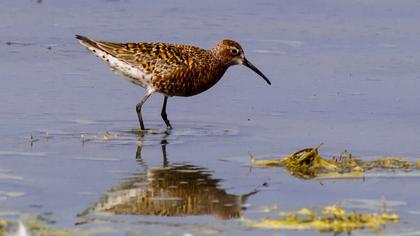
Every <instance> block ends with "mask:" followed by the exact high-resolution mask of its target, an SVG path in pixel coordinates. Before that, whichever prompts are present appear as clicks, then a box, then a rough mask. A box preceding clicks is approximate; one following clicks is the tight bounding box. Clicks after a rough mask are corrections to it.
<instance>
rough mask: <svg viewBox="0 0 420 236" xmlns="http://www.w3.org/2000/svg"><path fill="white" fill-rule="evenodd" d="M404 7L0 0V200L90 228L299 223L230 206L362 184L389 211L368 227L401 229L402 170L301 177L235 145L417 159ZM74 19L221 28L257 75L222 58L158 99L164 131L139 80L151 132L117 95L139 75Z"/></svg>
mask: <svg viewBox="0 0 420 236" xmlns="http://www.w3.org/2000/svg"><path fill="white" fill-rule="evenodd" d="M419 10H420V4H419V3H418V2H417V1H404V2H399V1H382V0H381V1H379V0H378V1H368V2H360V1H345V2H344V1H342V2H334V3H331V2H328V1H262V2H259V3H252V2H244V1H230V2H228V3H226V2H225V1H216V2H214V1H200V2H188V1H172V2H170V3H151V2H149V1H144V2H139V1H130V0H127V1H122V0H121V1H118V0H117V1H102V0H94V1H79V0H75V1H61V0H59V1H30V0H25V1H24V0H20V1H2V2H1V3H0V81H1V86H0V134H1V135H0V215H1V218H2V219H10V220H16V219H19V218H21V217H22V215H26V214H31V215H38V216H41V217H42V219H44V220H45V221H46V222H47V223H48V224H49V225H52V226H53V227H63V228H66V229H70V230H74V231H76V232H79V233H80V232H82V233H81V234H85V233H87V232H93V233H96V234H98V235H102V234H105V233H108V234H110V235H124V234H129V235H133V234H134V235H136V234H139V235H162V234H169V235H182V234H188V233H189V234H192V235H203V234H216V235H232V234H238V233H240V234H242V235H267V234H268V235H279V234H285V235H288V234H292V233H293V234H302V235H312V234H314V233H315V232H314V231H298V232H291V231H281V232H278V231H274V230H273V231H271V230H254V229H250V228H248V227H246V226H244V225H243V224H241V223H240V221H239V220H238V219H239V217H240V216H245V217H247V218H254V219H259V218H262V217H264V214H261V209H263V208H264V207H267V206H272V205H278V206H279V207H280V208H281V209H284V210H297V209H299V208H301V207H309V208H310V207H313V208H316V207H319V206H323V205H328V204H333V203H337V202H343V201H346V200H347V202H354V201H355V200H357V201H356V202H359V201H361V200H362V201H361V202H362V203H363V204H361V205H362V208H363V209H365V210H366V209H372V208H375V207H374V206H377V205H381V204H380V199H381V198H382V197H384V198H385V199H387V200H389V201H390V202H389V204H388V205H389V207H390V208H391V210H395V211H396V212H398V213H399V214H400V216H401V219H402V222H403V223H400V224H396V225H387V227H386V229H385V230H384V231H382V232H383V234H389V235H393V234H396V233H409V232H417V231H418V230H420V227H419V226H418V224H417V222H418V220H419V218H420V215H419V212H420V204H419V201H418V199H419V197H420V196H419V192H418V190H417V186H418V177H416V176H417V175H416V174H414V175H409V174H404V173H392V172H391V173H387V174H386V175H385V176H382V177H369V178H366V179H364V180H336V181H322V182H320V181H315V180H310V181H302V180H299V179H296V178H294V177H292V176H289V175H288V174H287V173H286V172H285V171H283V170H281V169H277V168H274V169H266V168H250V157H249V156H250V154H252V155H255V156H270V157H275V156H277V155H280V154H285V153H289V152H294V151H296V150H297V149H301V148H304V147H310V146H317V145H318V144H320V143H324V146H323V147H322V149H321V153H322V154H324V155H326V156H331V155H334V154H335V155H337V154H339V153H340V152H341V151H342V150H344V149H347V150H349V151H350V152H352V153H353V154H354V155H356V156H363V157H365V158H372V157H373V156H401V157H404V158H406V159H408V160H412V161H415V160H417V159H416V158H418V157H419V153H420V145H419V143H420V136H419V131H420V122H419V120H420V112H419V106H418V101H419V98H420V95H419V94H418V92H417V88H418V87H419V86H420V63H419V62H420V56H419V55H420V47H419V46H418V39H419V38H420V28H418V25H417V22H418V21H419V20H420V18H419V16H418V12H419ZM75 33H79V34H83V35H87V36H90V37H94V38H99V39H106V40H110V41H164V42H175V43H188V44H194V45H198V46H202V47H205V48H209V47H211V46H212V45H213V44H214V43H215V42H217V41H218V40H220V39H223V38H232V39H235V40H237V41H239V42H240V43H241V44H242V46H243V47H244V49H245V52H246V54H247V57H248V58H249V59H250V60H251V61H252V62H253V64H255V65H257V66H258V67H259V68H260V69H261V70H262V71H263V72H264V73H265V74H266V75H267V76H268V77H269V78H270V80H271V81H272V86H268V85H267V84H266V83H265V82H264V81H263V80H261V79H260V78H258V76H257V75H256V74H254V73H253V72H252V71H250V70H249V69H247V68H245V67H240V66H236V67H234V68H231V69H230V70H229V71H228V72H227V73H226V75H225V76H224V78H223V79H222V80H221V81H220V82H219V83H218V84H217V85H216V86H215V87H214V88H212V89H211V90H209V91H207V92H206V93H203V94H200V95H198V96H195V97H191V98H171V99H169V103H168V116H169V118H170V119H171V121H172V124H173V126H174V130H172V131H171V132H170V133H166V132H163V131H162V130H161V128H163V126H164V123H163V121H161V118H160V107H161V103H162V100H163V99H162V96H160V95H154V96H153V97H152V98H151V99H150V100H149V101H148V103H147V104H146V105H145V107H144V119H145V124H146V125H147V126H148V127H151V128H153V129H154V132H152V133H147V134H140V133H138V132H135V129H136V128H137V127H138V123H137V118H136V115H135V111H134V107H135V104H136V103H137V102H138V100H139V99H140V98H141V96H142V95H143V93H144V91H143V89H141V88H139V87H135V86H133V85H131V84H129V83H128V82H126V81H124V80H122V79H120V78H119V76H118V75H114V74H113V73H111V72H110V71H109V70H108V69H107V68H106V66H105V65H103V63H101V62H100V61H98V60H97V58H95V57H93V56H92V55H90V53H89V52H88V51H86V50H85V49H84V48H83V47H81V46H80V45H79V44H78V43H77V41H76V40H75V39H74V34H75ZM107 132H108V133H107ZM31 135H32V137H33V138H32V141H31V142H29V137H30V136H31ZM81 135H83V139H82V138H81ZM104 136H105V137H104ZM350 200H352V201H350ZM375 204H376V205H375ZM353 207H355V208H357V207H360V205H358V206H354V205H353ZM355 233H362V234H369V233H372V232H370V231H357V232H355Z"/></svg>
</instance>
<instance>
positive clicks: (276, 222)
mask: <svg viewBox="0 0 420 236" xmlns="http://www.w3.org/2000/svg"><path fill="white" fill-rule="evenodd" d="M279 214H280V217H279V218H276V219H268V218H266V219H263V220H259V221H258V220H257V221H254V220H250V219H245V218H241V221H242V222H243V223H244V224H245V225H247V226H249V227H252V228H264V229H288V230H319V231H320V232H333V233H334V234H339V233H343V232H347V233H350V232H351V231H353V230H357V229H370V230H379V229H381V227H382V226H384V225H385V224H386V223H388V222H390V223H398V222H399V219H400V218H399V216H398V215H397V214H396V213H389V212H387V210H386V207H385V206H384V209H383V210H382V212H379V213H370V214H366V213H361V212H357V211H354V210H353V211H351V212H347V211H346V210H345V209H344V208H342V207H340V206H338V205H331V206H326V207H324V208H322V209H321V210H319V211H317V210H311V209H308V208H302V209H300V210H299V211H292V212H279Z"/></svg>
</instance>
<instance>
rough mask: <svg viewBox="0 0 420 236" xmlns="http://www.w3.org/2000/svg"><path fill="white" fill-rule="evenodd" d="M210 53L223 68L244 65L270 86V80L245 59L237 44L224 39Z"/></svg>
mask: <svg viewBox="0 0 420 236" xmlns="http://www.w3.org/2000/svg"><path fill="white" fill-rule="evenodd" d="M211 51H212V53H213V54H214V55H215V56H216V57H217V58H218V59H219V60H220V61H221V62H222V63H223V64H224V65H225V66H227V67H229V66H233V65H244V66H246V67H248V68H250V69H251V70H253V71H254V72H255V73H257V74H258V75H260V76H261V77H262V78H263V79H264V80H265V81H266V82H267V83H268V84H271V82H270V80H268V78H267V77H266V76H265V75H264V74H263V73H262V72H261V71H260V70H259V69H258V68H257V67H255V66H254V65H253V64H252V63H251V62H250V61H248V59H246V57H245V53H244V50H243V49H242V47H241V45H240V44H239V43H237V42H235V41H233V40H230V39H225V40H222V41H221V42H219V43H218V44H216V46H215V47H214V48H213V49H211Z"/></svg>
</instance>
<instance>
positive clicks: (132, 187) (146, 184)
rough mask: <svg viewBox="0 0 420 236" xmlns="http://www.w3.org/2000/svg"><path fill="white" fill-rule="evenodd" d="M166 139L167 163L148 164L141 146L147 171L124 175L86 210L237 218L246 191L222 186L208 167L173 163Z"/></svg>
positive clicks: (141, 160) (139, 159)
mask: <svg viewBox="0 0 420 236" xmlns="http://www.w3.org/2000/svg"><path fill="white" fill-rule="evenodd" d="M166 144H167V142H166V140H165V139H163V140H162V142H161V148H162V153H163V166H162V167H157V168H150V167H147V165H146V164H145V162H144V160H143V158H142V156H141V149H142V146H138V148H137V152H136V159H137V161H138V163H139V164H140V165H143V166H145V169H146V172H145V173H141V174H134V175H132V176H130V177H129V178H126V179H124V180H123V181H122V182H121V183H120V184H119V185H118V186H116V187H113V188H111V189H109V190H108V192H107V193H106V194H104V195H103V197H102V198H101V199H100V201H99V202H98V203H96V204H95V205H94V206H92V207H91V208H90V209H88V210H87V211H86V212H85V213H88V212H91V211H94V212H108V213H113V214H118V215H119V214H128V215H156V216H190V215H213V216H216V217H218V218H221V219H230V218H237V217H240V216H241V212H242V211H243V210H244V208H245V207H244V203H245V201H246V200H247V198H248V197H249V196H251V195H253V194H255V193H256V191H252V192H250V193H248V194H245V195H234V194H229V193H227V192H226V190H224V189H222V188H221V187H220V186H219V183H220V181H221V180H220V179H215V178H213V177H212V172H211V171H209V170H208V169H206V168H203V167H200V166H195V165H191V164H170V163H169V162H168V160H167V158H166Z"/></svg>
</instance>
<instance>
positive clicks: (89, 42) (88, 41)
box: [76, 34, 99, 48]
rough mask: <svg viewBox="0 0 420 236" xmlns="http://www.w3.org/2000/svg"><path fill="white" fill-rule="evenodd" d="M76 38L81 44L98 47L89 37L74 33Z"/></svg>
mask: <svg viewBox="0 0 420 236" xmlns="http://www.w3.org/2000/svg"><path fill="white" fill-rule="evenodd" d="M76 38H77V39H78V40H79V41H80V44H82V45H83V46H85V47H88V48H89V47H94V48H99V46H98V44H97V43H96V42H95V41H94V40H91V39H89V38H88V37H85V36H82V35H78V34H76Z"/></svg>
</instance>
